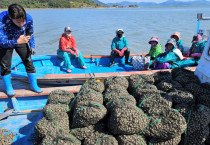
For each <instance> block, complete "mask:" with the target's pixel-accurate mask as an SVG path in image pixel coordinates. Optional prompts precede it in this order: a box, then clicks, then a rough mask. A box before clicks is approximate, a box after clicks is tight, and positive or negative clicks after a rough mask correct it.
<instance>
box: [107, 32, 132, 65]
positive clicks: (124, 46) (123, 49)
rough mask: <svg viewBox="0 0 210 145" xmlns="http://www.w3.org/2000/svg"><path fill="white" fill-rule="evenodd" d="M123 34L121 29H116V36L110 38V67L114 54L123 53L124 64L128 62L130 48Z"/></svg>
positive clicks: (121, 54) (120, 54) (113, 61)
mask: <svg viewBox="0 0 210 145" xmlns="http://www.w3.org/2000/svg"><path fill="white" fill-rule="evenodd" d="M123 34H124V31H123V29H118V30H117V31H116V37H115V38H113V40H112V44H111V49H112V51H111V64H110V67H112V66H114V63H115V57H116V56H120V57H123V56H124V55H125V64H128V58H129V55H130V50H129V49H128V41H127V39H126V37H125V36H124V35H123Z"/></svg>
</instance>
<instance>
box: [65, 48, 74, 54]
mask: <svg viewBox="0 0 210 145" xmlns="http://www.w3.org/2000/svg"><path fill="white" fill-rule="evenodd" d="M66 52H70V53H71V54H72V55H74V51H72V50H71V49H66Z"/></svg>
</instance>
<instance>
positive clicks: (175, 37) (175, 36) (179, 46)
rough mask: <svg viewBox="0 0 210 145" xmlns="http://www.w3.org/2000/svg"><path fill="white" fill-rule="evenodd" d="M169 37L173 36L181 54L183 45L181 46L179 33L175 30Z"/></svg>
mask: <svg viewBox="0 0 210 145" xmlns="http://www.w3.org/2000/svg"><path fill="white" fill-rule="evenodd" d="M171 38H174V39H175V40H176V46H177V48H178V49H179V50H180V51H181V52H182V54H183V53H184V46H183V41H182V40H181V35H180V33H179V32H175V33H174V34H172V35H171Z"/></svg>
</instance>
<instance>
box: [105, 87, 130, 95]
mask: <svg viewBox="0 0 210 145" xmlns="http://www.w3.org/2000/svg"><path fill="white" fill-rule="evenodd" d="M116 89H117V90H120V91H124V90H126V89H125V88H124V87H123V86H121V85H109V86H107V87H106V90H105V91H104V94H105V93H107V92H110V91H112V90H116Z"/></svg>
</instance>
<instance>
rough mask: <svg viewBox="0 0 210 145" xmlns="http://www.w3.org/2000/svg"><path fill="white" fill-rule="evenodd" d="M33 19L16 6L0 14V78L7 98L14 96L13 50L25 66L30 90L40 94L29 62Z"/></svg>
mask: <svg viewBox="0 0 210 145" xmlns="http://www.w3.org/2000/svg"><path fill="white" fill-rule="evenodd" d="M32 33H33V19H32V17H31V16H30V15H29V14H27V13H26V11H25V9H24V8H23V7H22V6H21V5H18V4H11V5H10V6H9V7H8V11H3V12H1V13H0V65H1V77H2V80H3V82H4V85H5V86H6V93H7V95H8V96H14V95H15V91H14V89H13V87H12V84H11V60H12V53H13V51H14V49H15V51H16V52H17V54H18V55H19V56H20V57H21V59H22V61H23V64H24V66H25V69H26V72H27V75H28V79H29V82H30V85H31V89H32V90H33V91H35V92H37V93H41V92H42V89H41V88H39V87H38V86H37V78H36V70H35V67H34V65H33V61H32V60H31V55H33V54H35V52H36V51H35V41H34V35H33V34H32Z"/></svg>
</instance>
